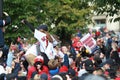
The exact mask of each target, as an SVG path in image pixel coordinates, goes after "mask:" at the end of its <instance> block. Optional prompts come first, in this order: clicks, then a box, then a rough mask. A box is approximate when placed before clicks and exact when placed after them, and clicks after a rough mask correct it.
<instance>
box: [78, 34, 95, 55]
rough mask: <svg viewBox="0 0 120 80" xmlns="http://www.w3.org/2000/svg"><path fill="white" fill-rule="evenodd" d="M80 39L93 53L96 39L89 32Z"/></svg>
mask: <svg viewBox="0 0 120 80" xmlns="http://www.w3.org/2000/svg"><path fill="white" fill-rule="evenodd" d="M80 41H81V42H82V44H83V45H84V46H85V48H86V49H87V50H88V51H89V52H90V53H92V51H93V50H94V48H95V47H96V41H95V39H94V38H93V37H92V36H91V35H90V34H89V33H88V34H86V35H85V36H84V37H83V38H82V39H80Z"/></svg>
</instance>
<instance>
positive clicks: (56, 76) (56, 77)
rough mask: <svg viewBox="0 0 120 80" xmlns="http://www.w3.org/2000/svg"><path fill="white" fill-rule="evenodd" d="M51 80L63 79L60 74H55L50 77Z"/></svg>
mask: <svg viewBox="0 0 120 80" xmlns="http://www.w3.org/2000/svg"><path fill="white" fill-rule="evenodd" d="M51 80H63V78H62V77H61V76H60V75H55V76H53V77H52V78H51Z"/></svg>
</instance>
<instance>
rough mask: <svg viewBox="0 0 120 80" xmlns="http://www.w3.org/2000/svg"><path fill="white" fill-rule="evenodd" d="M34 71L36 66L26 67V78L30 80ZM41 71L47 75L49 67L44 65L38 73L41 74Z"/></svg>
mask: <svg viewBox="0 0 120 80" xmlns="http://www.w3.org/2000/svg"><path fill="white" fill-rule="evenodd" d="M35 71H36V68H35V67H34V66H30V67H29V68H28V74H27V80H30V79H31V77H32V73H33V72H35ZM42 73H46V74H47V75H49V69H48V67H46V66H43V68H42V70H41V71H40V72H38V74H42Z"/></svg>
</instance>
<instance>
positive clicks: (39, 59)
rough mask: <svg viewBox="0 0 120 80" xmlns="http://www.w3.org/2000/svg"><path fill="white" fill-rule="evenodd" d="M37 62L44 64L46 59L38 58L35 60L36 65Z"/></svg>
mask: <svg viewBox="0 0 120 80" xmlns="http://www.w3.org/2000/svg"><path fill="white" fill-rule="evenodd" d="M36 62H40V63H42V64H43V63H44V58H43V57H42V56H37V57H36V58H35V59H34V63H36Z"/></svg>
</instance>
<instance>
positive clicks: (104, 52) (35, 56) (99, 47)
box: [0, 25, 120, 80]
mask: <svg viewBox="0 0 120 80" xmlns="http://www.w3.org/2000/svg"><path fill="white" fill-rule="evenodd" d="M33 31H34V30H33ZM38 31H40V32H43V33H45V34H46V45H47V46H48V45H49V44H48V43H54V40H53V38H52V37H51V35H50V34H49V32H48V29H47V26H45V25H41V26H40V27H39V28H38ZM88 32H89V33H90V34H91V36H92V37H93V38H94V39H95V40H96V49H95V50H94V51H93V52H92V53H90V52H89V51H88V50H87V48H86V47H84V46H82V45H77V44H79V41H80V39H81V38H82V37H84V34H82V33H81V32H80V31H79V32H78V33H76V35H75V36H74V37H76V39H77V41H74V40H73V39H71V43H68V42H66V44H62V45H61V46H60V45H59V44H61V43H59V42H58V43H56V44H54V45H53V51H54V53H55V54H54V57H53V58H50V56H48V55H47V54H46V53H45V52H43V51H42V50H40V45H41V43H40V42H39V41H37V42H36V43H34V44H30V43H29V42H28V40H26V39H24V38H21V37H18V39H17V40H15V41H13V42H11V45H10V47H9V48H8V52H6V53H5V54H3V53H4V52H1V53H0V59H1V64H0V80H120V41H119V36H118V35H117V34H116V33H114V31H108V30H107V29H103V28H102V29H100V30H99V32H98V31H95V32H92V31H91V30H89V31H88ZM64 43H65V42H64ZM33 45H34V46H35V47H32V46H33ZM47 46H46V47H47ZM31 47H32V48H34V49H33V50H30V49H32V48H31ZM4 57H5V59H4Z"/></svg>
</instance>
